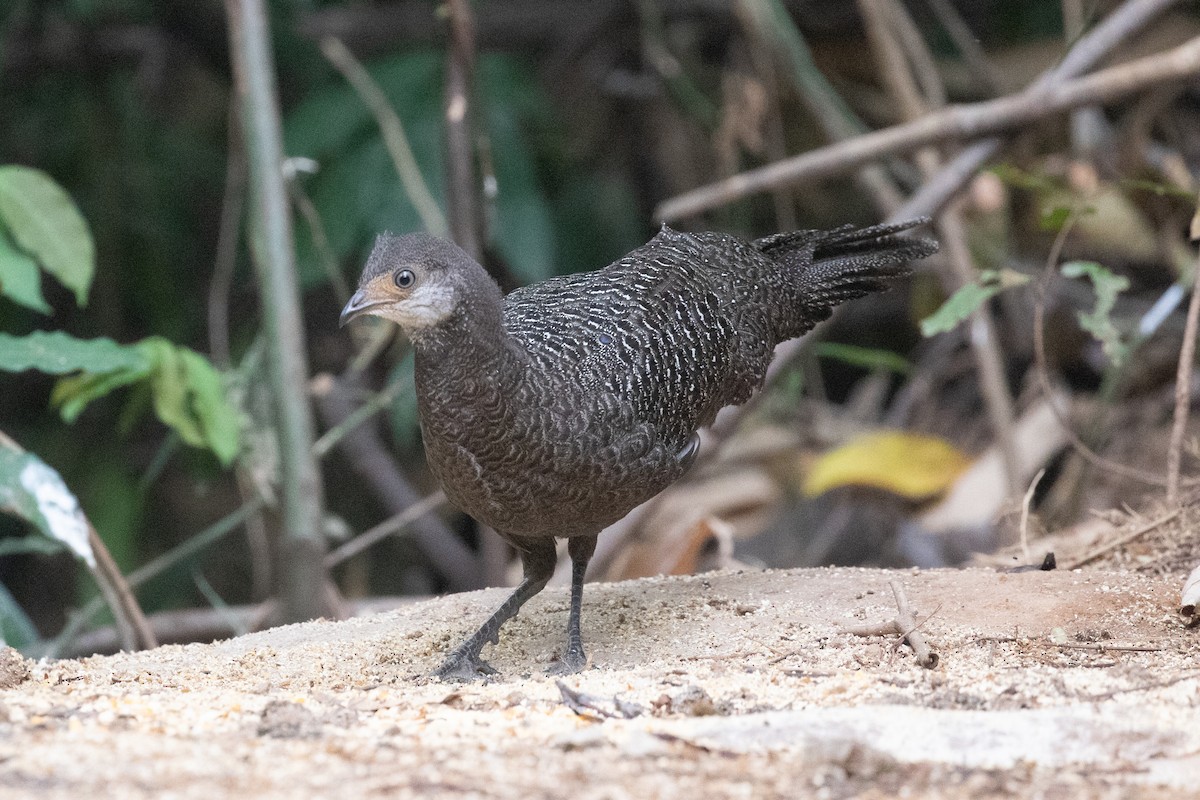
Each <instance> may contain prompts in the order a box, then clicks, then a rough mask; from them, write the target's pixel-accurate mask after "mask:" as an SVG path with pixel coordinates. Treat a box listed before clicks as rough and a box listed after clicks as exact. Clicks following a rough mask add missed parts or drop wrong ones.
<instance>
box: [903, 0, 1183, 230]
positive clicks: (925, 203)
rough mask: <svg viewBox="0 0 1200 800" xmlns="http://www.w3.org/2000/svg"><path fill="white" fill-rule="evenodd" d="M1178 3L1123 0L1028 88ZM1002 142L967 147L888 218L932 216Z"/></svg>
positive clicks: (1105, 50)
mask: <svg viewBox="0 0 1200 800" xmlns="http://www.w3.org/2000/svg"><path fill="white" fill-rule="evenodd" d="M1178 3H1179V0H1127V2H1125V3H1124V4H1122V5H1121V6H1120V7H1119V8H1117V10H1116V11H1114V12H1112V13H1111V14H1109V15H1108V16H1107V17H1106V18H1105V19H1104V21H1103V22H1101V23H1100V24H1098V25H1097V26H1096V27H1095V28H1093V29H1092V30H1091V31H1089V32H1088V34H1087V35H1086V36H1084V37H1082V38H1080V39H1079V41H1077V42H1076V43H1075V46H1074V47H1072V48H1071V49H1070V50H1069V51H1068V52H1067V55H1066V57H1064V58H1063V60H1062V61H1061V62H1060V63H1059V64H1058V66H1057V67H1054V68H1052V69H1049V70H1047V71H1046V72H1044V73H1042V75H1041V76H1040V77H1038V79H1037V80H1036V81H1034V83H1033V84H1032V85H1031V86H1030V89H1041V88H1047V87H1050V86H1054V85H1055V84H1059V83H1062V82H1064V81H1067V80H1070V79H1071V78H1075V77H1078V76H1079V75H1082V74H1083V73H1085V72H1087V71H1088V70H1090V69H1092V67H1094V66H1095V65H1096V64H1097V63H1099V62H1100V60H1101V59H1102V58H1104V57H1105V56H1107V55H1108V54H1109V52H1110V51H1112V50H1113V49H1114V48H1115V47H1116V46H1117V45H1119V44H1121V43H1122V42H1124V41H1126V40H1128V39H1130V38H1132V37H1133V36H1134V35H1135V34H1136V33H1137V32H1138V31H1140V30H1141V29H1142V28H1144V27H1146V25H1148V24H1149V23H1150V22H1151V21H1153V20H1154V19H1155V18H1156V17H1158V16H1159V15H1160V14H1162V13H1163V12H1164V11H1166V10H1167V9H1168V8H1170V7H1171V6H1174V5H1178ZM1004 143H1005V140H1004V139H1002V138H999V137H994V138H990V139H985V140H983V141H980V142H976V143H975V144H973V145H971V146H969V147H967V148H966V149H965V150H963V151H962V152H961V153H959V154H958V156H957V157H956V158H955V159H954V160H953V161H952V162H950V163H949V164H947V165H946V166H945V167H943V168H942V171H941V172H939V173H938V175H937V177H935V178H934V179H933V180H931V181H926V182H925V183H924V184H923V185H922V186H921V188H920V189H918V190H917V191H916V193H914V194H913V196H912V197H910V198H909V199H908V200H907V201H906V202H905V204H904V205H903V206H902V207H901V208H900V210H899V211H897V212H896V213H895V214H894V215H893V218H892V219H893V220H901V219H907V218H909V217H922V216H935V215H936V214H937V213H938V211H939V210H941V208H942V207H943V206H945V205H946V203H948V202H950V198H951V197H953V196H954V195H955V194H957V193H958V192H959V191H960V190H961V189H962V187H963V186H965V185H966V183H967V181H969V180H970V179H971V178H972V177H973V176H974V175H975V173H976V172H978V171H979V169H980V168H981V167H982V166H983V165H984V164H985V163H987V161H988V160H989V159H991V158H992V157H994V156H995V155H996V154H997V153H998V152H999V151H1000V148H1001V147H1003V145H1004Z"/></svg>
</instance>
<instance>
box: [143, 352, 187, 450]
mask: <svg viewBox="0 0 1200 800" xmlns="http://www.w3.org/2000/svg"><path fill="white" fill-rule="evenodd" d="M137 346H138V347H139V348H141V349H142V352H143V353H144V354H145V355H146V357H147V358H148V359H149V360H150V361H151V363H153V364H154V369H153V371H152V372H151V374H150V389H151V392H152V393H153V397H152V400H153V404H154V415H155V416H156V417H158V418H159V419H160V420H162V422H163V423H164V424H166V425H168V426H169V427H171V428H173V429H174V430H175V432H176V433H178V434H179V438H181V439H183V441H185V442H187V443H188V444H190V445H192V446H193V447H203V446H204V434H203V433H201V431H200V424H199V422H198V421H197V420H196V418H195V416H194V415H193V414H192V413H191V408H190V406H189V403H188V393H189V390H190V388H191V387H189V386H188V384H187V375H186V374H185V371H184V366H183V360H182V359H181V358H180V357H179V351H178V350H177V349H176V348H175V347H174V346H173V345H172V344H171V343H170V342H168V341H167V340H165V339H160V338H158V337H151V338H149V339H144V340H142V341H141V342H138V345H137Z"/></svg>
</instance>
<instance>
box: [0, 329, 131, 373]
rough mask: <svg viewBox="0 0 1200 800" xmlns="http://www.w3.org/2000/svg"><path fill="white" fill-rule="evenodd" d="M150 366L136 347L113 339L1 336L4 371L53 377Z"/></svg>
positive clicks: (60, 335) (51, 334)
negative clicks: (82, 372) (81, 371)
mask: <svg viewBox="0 0 1200 800" xmlns="http://www.w3.org/2000/svg"><path fill="white" fill-rule="evenodd" d="M148 368H149V364H148V363H147V362H146V360H145V359H144V358H143V357H142V355H141V354H140V353H139V352H138V351H137V350H136V349H134V348H132V347H125V346H123V345H119V344H117V343H116V342H114V341H113V340H111V339H76V338H75V337H73V336H70V335H68V334H66V333H62V332H61V331H50V332H47V331H36V332H34V333H31V334H29V335H28V336H10V335H9V334H6V333H0V370H6V371H8V372H23V371H24V370H27V369H36V370H38V371H40V372H47V373H49V374H51V375H65V374H67V373H71V372H78V371H79V370H88V371H91V372H111V371H113V370H135V371H136V370H145V369H148Z"/></svg>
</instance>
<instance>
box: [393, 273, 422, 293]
mask: <svg viewBox="0 0 1200 800" xmlns="http://www.w3.org/2000/svg"><path fill="white" fill-rule="evenodd" d="M392 282H393V283H395V284H396V286H397V287H399V288H401V289H407V288H408V287H410V286H412V285H413V284H414V283H416V282H417V276H416V275H415V274H414V273H413V271H412V270H411V269H402V270H400V271H399V272H397V273H396V274H395V275H393V276H392Z"/></svg>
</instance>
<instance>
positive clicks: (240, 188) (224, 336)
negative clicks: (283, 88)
mask: <svg viewBox="0 0 1200 800" xmlns="http://www.w3.org/2000/svg"><path fill="white" fill-rule="evenodd" d="M228 126H229V132H228V142H227V148H228V151H229V152H228V154H227V155H226V157H225V159H226V160H225V194H224V196H223V197H222V198H221V220H220V223H219V225H218V227H217V254H216V257H215V258H214V259H213V276H212V282H211V283H209V286H208V352H209V354H210V355H211V356H212V359H213V363H215V364H216V365H217V366H218V367H221V368H222V369H227V368H228V367H229V365H230V364H231V363H232V357H231V356H230V353H229V293H230V289H231V288H232V286H233V272H234V268H235V267H236V266H237V246H238V241H239V238H240V237H239V234H240V233H241V223H242V212H243V211H244V210H245V207H246V149H245V147H243V145H242V141H241V126H240V125H239V124H238V114H237V106H236V99H230V101H229V123H228Z"/></svg>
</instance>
